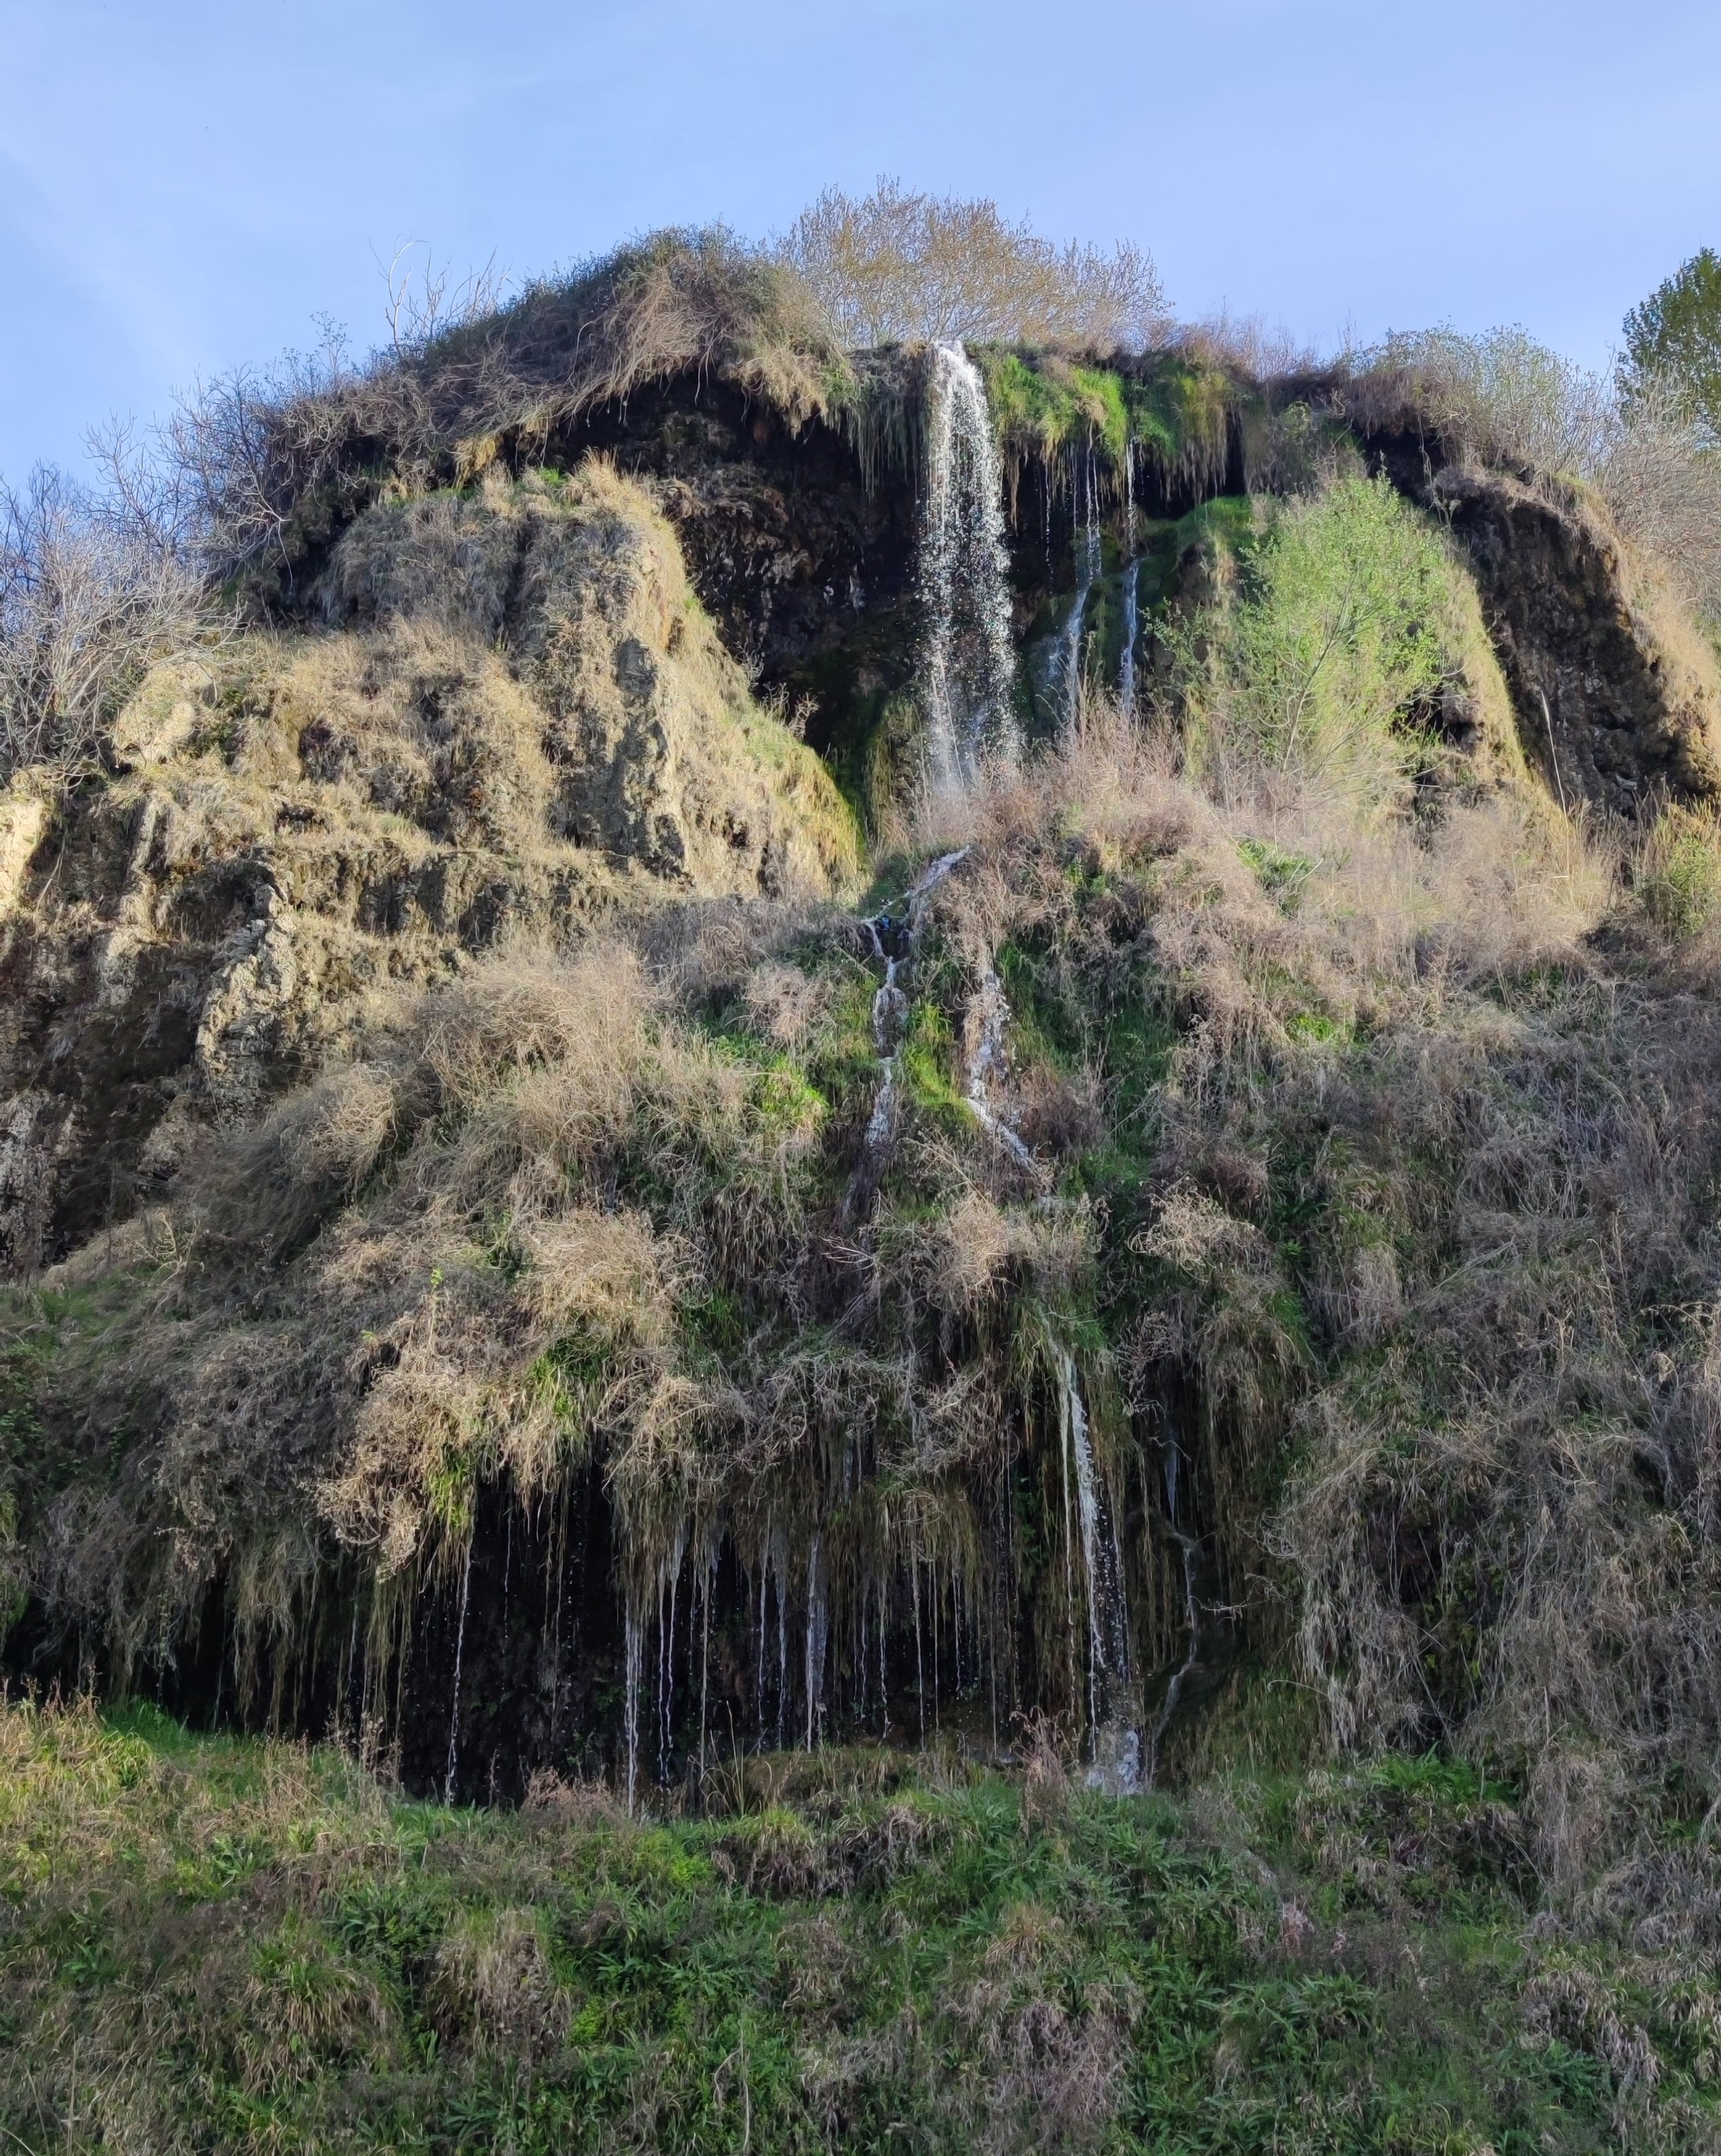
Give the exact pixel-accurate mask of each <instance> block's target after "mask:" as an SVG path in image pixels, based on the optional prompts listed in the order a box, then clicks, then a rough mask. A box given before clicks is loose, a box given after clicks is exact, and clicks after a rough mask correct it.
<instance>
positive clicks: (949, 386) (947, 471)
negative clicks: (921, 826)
mask: <svg viewBox="0 0 1721 2156" xmlns="http://www.w3.org/2000/svg"><path fill="white" fill-rule="evenodd" d="M919 585H920V598H921V603H922V608H923V609H924V613H925V618H926V649H925V652H924V654H923V659H922V672H923V675H924V680H925V689H926V698H927V737H928V739H927V746H928V752H929V761H930V763H931V776H932V783H933V785H934V787H935V788H938V790H939V791H941V792H952V791H957V790H959V789H960V788H963V787H965V786H966V785H967V784H968V782H969V781H970V780H971V779H972V778H973V777H974V773H975V771H976V769H977V768H978V767H979V762H980V761H981V759H982V757H984V756H985V755H987V754H992V755H996V756H1004V757H1014V756H1015V753H1016V752H1017V749H1018V747H1019V743H1018V742H1017V739H1016V729H1015V718H1014V716H1012V713H1011V709H1010V690H1011V685H1012V683H1013V681H1014V680H1015V651H1014V649H1013V647H1012V645H1011V643H1010V604H1009V555H1008V553H1007V552H1006V551H1005V548H1004V481H1003V474H1002V471H1001V469H1000V467H999V459H998V444H997V442H996V440H995V439H994V436H993V432H992V414H991V412H990V409H989V407H988V405H987V402H986V385H985V384H984V382H982V380H981V379H980V372H979V368H978V367H976V366H975V365H974V362H973V361H972V360H971V359H970V358H969V357H968V354H967V352H964V351H963V347H962V346H961V345H959V344H939V345H934V346H932V350H931V352H930V353H929V355H928V358H927V485H926V495H925V498H924V500H923V502H922V512H921V532H920V566H919Z"/></svg>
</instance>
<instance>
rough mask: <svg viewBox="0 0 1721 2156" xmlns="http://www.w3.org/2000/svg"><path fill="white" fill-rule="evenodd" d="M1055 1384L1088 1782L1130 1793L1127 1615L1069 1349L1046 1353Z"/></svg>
mask: <svg viewBox="0 0 1721 2156" xmlns="http://www.w3.org/2000/svg"><path fill="white" fill-rule="evenodd" d="M1052 1367H1053V1368H1054V1370H1055V1371H1056V1374H1057V1379H1058V1421H1059V1426H1060V1427H1059V1437H1060V1442H1061V1447H1062V1457H1063V1463H1064V1507H1065V1534H1066V1538H1067V1540H1069V1541H1073V1540H1074V1539H1075V1537H1074V1536H1073V1535H1071V1525H1072V1522H1071V1518H1070V1512H1071V1468H1072V1467H1073V1469H1074V1471H1075V1489H1074V1493H1073V1494H1074V1512H1075V1519H1074V1522H1073V1525H1074V1527H1075V1529H1076V1532H1077V1533H1079V1536H1080V1539H1081V1563H1082V1573H1083V1578H1084V1584H1085V1587H1086V1592H1087V1686H1088V1722H1089V1727H1091V1728H1092V1732H1093V1748H1094V1749H1093V1760H1092V1765H1091V1767H1090V1768H1089V1773H1088V1779H1089V1782H1090V1783H1091V1784H1092V1785H1093V1786H1095V1787H1097V1788H1103V1789H1112V1790H1115V1791H1128V1790H1130V1789H1135V1788H1136V1787H1137V1786H1138V1784H1139V1782H1140V1779H1141V1737H1140V1733H1139V1732H1138V1730H1137V1728H1136V1727H1134V1724H1133V1720H1132V1719H1131V1718H1130V1717H1129V1715H1128V1712H1127V1711H1126V1712H1119V1710H1120V1709H1125V1710H1127V1708H1128V1689H1129V1610H1128V1604H1127V1602H1126V1600H1125V1598H1124V1592H1123V1559H1122V1557H1121V1555H1120V1553H1119V1551H1118V1548H1117V1535H1116V1533H1115V1532H1114V1530H1113V1527H1112V1517H1111V1507H1110V1506H1109V1505H1108V1504H1107V1501H1106V1492H1105V1487H1104V1484H1103V1481H1102V1478H1101V1476H1100V1474H1099V1471H1098V1467H1097V1463H1096V1461H1095V1459H1094V1455H1093V1442H1092V1437H1091V1436H1090V1435H1089V1431H1088V1426H1087V1408H1086V1406H1085V1405H1084V1404H1083V1401H1082V1398H1081V1383H1080V1382H1079V1379H1078V1378H1077V1375H1076V1358H1075V1357H1074V1356H1073V1355H1072V1354H1071V1353H1070V1351H1069V1349H1068V1348H1067V1347H1063V1346H1061V1345H1059V1346H1056V1347H1054V1348H1053V1350H1052Z"/></svg>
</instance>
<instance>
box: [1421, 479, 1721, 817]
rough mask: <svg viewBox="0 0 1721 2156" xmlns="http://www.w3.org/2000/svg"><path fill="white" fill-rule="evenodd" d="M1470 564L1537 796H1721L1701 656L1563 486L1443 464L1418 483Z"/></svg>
mask: <svg viewBox="0 0 1721 2156" xmlns="http://www.w3.org/2000/svg"><path fill="white" fill-rule="evenodd" d="M1427 491H1428V496H1429V499H1430V500H1431V502H1432V504H1433V506H1435V507H1436V509H1437V510H1438V511H1439V512H1440V513H1441V516H1444V517H1445V518H1446V521H1447V523H1448V525H1449V526H1450V528H1451V531H1452V534H1453V536H1455V538H1456V540H1457V541H1458V542H1459V544H1460V545H1461V546H1462V548H1463V550H1464V552H1465V555H1466V557H1467V559H1468V560H1469V562H1470V563H1471V566H1472V569H1473V570H1474V572H1475V574H1476V578H1477V585H1478V587H1479V588H1480V591H1481V593H1482V603H1483V606H1484V609H1485V611H1486V614H1487V622H1488V627H1489V629H1490V631H1491V633H1492V637H1493V640H1494V644H1495V648H1496V649H1497V651H1498V654H1499V657H1500V662H1501V665H1502V667H1503V670H1504V672H1505V675H1506V679H1507V682H1508V686H1509V688H1510V690H1511V692H1512V700H1513V706H1514V708H1515V710H1516V712H1517V716H1518V731H1519V736H1520V738H1521V739H1522V741H1523V746H1524V749H1525V752H1526V753H1527V755H1528V758H1529V760H1530V762H1531V763H1532V765H1533V767H1535V768H1536V769H1537V770H1539V772H1540V773H1542V776H1543V778H1544V781H1545V783H1546V784H1547V786H1548V789H1549V793H1553V794H1554V795H1555V796H1556V797H1558V798H1562V799H1566V800H1569V801H1570V802H1571V803H1574V804H1575V803H1576V802H1577V801H1579V800H1580V799H1581V800H1585V801H1590V802H1593V803H1595V804H1596V805H1597V806H1598V807H1600V808H1607V809H1612V810H1616V811H1619V812H1621V813H1626V814H1630V813H1631V812H1632V811H1633V810H1635V809H1636V808H1640V807H1641V806H1643V805H1644V804H1645V803H1647V802H1648V801H1649V800H1651V799H1652V797H1654V796H1655V795H1656V794H1657V793H1671V794H1672V795H1673V796H1675V797H1676V798H1684V799H1703V798H1713V797H1714V796H1715V795H1716V794H1717V793H1718V792H1721V680H1718V677H1717V673H1716V668H1715V663H1714V658H1713V654H1711V653H1709V652H1708V651H1706V650H1705V649H1703V647H1702V645H1701V644H1700V643H1699V641H1698V639H1696V637H1695V636H1693V634H1691V632H1690V631H1689V630H1688V629H1684V628H1683V625H1682V624H1681V623H1680V622H1678V621H1677V619H1674V618H1673V617H1672V615H1671V613H1670V612H1669V610H1668V609H1667V608H1666V607H1665V606H1664V605H1662V604H1660V603H1657V595H1656V593H1654V591H1653V589H1652V587H1650V586H1648V585H1647V583H1646V581H1645V579H1644V577H1643V574H1642V572H1641V570H1638V569H1636V568H1634V566H1633V565H1632V564H1631V562H1630V561H1629V560H1628V559H1627V558H1626V554H1625V552H1624V550H1623V549H1622V547H1621V545H1620V542H1618V540H1617V539H1616V538H1615V537H1614V536H1612V534H1611V533H1610V532H1609V531H1606V530H1605V528H1604V526H1602V525H1601V524H1600V521H1598V519H1597V517H1596V516H1595V514H1594V512H1593V511H1590V510H1589V509H1588V508H1586V506H1585V505H1584V503H1583V502H1582V501H1581V500H1580V499H1579V498H1578V497H1577V496H1576V495H1575V494H1572V495H1569V496H1567V497H1566V498H1564V499H1562V498H1561V496H1560V495H1559V493H1557V492H1555V491H1554V490H1549V489H1548V488H1546V487H1543V488H1533V487H1531V486H1528V485H1525V484H1524V483H1523V481H1522V480H1516V479H1513V478H1512V477H1511V476H1510V475H1507V474H1504V473H1500V472H1488V473H1481V472H1475V471H1467V470H1461V469H1458V468H1456V467H1449V468H1447V469H1446V470H1442V471H1441V473H1440V474H1439V475H1438V476H1437V477H1436V479H1435V480H1433V482H1432V484H1431V486H1430V487H1429V489H1428V490H1427Z"/></svg>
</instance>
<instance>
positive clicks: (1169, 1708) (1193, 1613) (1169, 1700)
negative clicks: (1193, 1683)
mask: <svg viewBox="0 0 1721 2156" xmlns="http://www.w3.org/2000/svg"><path fill="white" fill-rule="evenodd" d="M1172 1539H1173V1541H1174V1542H1175V1543H1177V1544H1178V1546H1179V1548H1180V1549H1181V1550H1182V1552H1183V1576H1184V1624H1185V1625H1187V1626H1188V1628H1189V1644H1188V1645H1187V1646H1186V1647H1185V1648H1184V1658H1183V1660H1182V1661H1181V1662H1180V1663H1179V1665H1178V1666H1177V1668H1176V1669H1175V1670H1174V1671H1173V1672H1172V1676H1171V1681H1170V1683H1169V1684H1168V1685H1167V1686H1166V1687H1165V1697H1164V1699H1163V1700H1161V1701H1160V1702H1159V1712H1158V1718H1157V1719H1156V1720H1155V1722H1154V1723H1153V1735H1152V1737H1151V1738H1149V1739H1148V1774H1147V1782H1148V1788H1149V1789H1151V1788H1152V1787H1153V1777H1154V1776H1155V1775H1156V1774H1158V1771H1159V1748H1160V1746H1161V1745H1162V1744H1163V1743H1164V1741H1165V1732H1166V1731H1167V1730H1168V1729H1169V1727H1171V1717H1172V1715H1173V1714H1174V1712H1175V1711H1176V1708H1177V1700H1178V1694H1179V1692H1180V1691H1182V1690H1183V1687H1184V1678H1185V1677H1187V1676H1188V1675H1189V1671H1191V1670H1192V1669H1194V1666H1195V1660H1196V1657H1197V1655H1199V1654H1200V1650H1201V1605H1200V1603H1199V1602H1198V1601H1197V1600H1196V1599H1195V1564H1196V1559H1197V1557H1198V1555H1199V1545H1198V1544H1197V1543H1196V1541H1195V1537H1194V1536H1193V1535H1186V1534H1184V1533H1182V1532H1179V1530H1178V1529H1176V1528H1175V1527H1174V1528H1173V1530H1172Z"/></svg>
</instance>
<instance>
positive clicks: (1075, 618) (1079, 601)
mask: <svg viewBox="0 0 1721 2156" xmlns="http://www.w3.org/2000/svg"><path fill="white" fill-rule="evenodd" d="M1070 516H1071V522H1072V523H1073V524H1074V526H1075V527H1076V537H1075V542H1074V544H1075V549H1076V596H1075V597H1074V598H1072V599H1071V602H1070V619H1069V620H1068V622H1067V623H1066V624H1065V627H1064V649H1063V652H1062V654H1061V665H1060V667H1059V681H1060V685H1061V688H1062V690H1063V696H1064V723H1065V725H1066V726H1071V725H1073V724H1074V723H1075V719H1076V706H1078V704H1079V703H1080V702H1081V629H1082V624H1083V623H1084V622H1085V621H1086V619H1087V601H1088V595H1089V593H1091V592H1092V589H1093V587H1094V580H1095V579H1096V577H1097V576H1098V575H1099V572H1100V555H1101V547H1100V513H1099V496H1098V493H1097V488H1096V486H1095V482H1094V474H1093V451H1092V449H1090V450H1089V451H1088V453H1087V458H1086V459H1085V460H1084V461H1083V464H1082V466H1081V480H1080V482H1079V483H1078V480H1077V478H1076V471H1075V469H1074V467H1073V466H1072V468H1071V473H1070Z"/></svg>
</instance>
